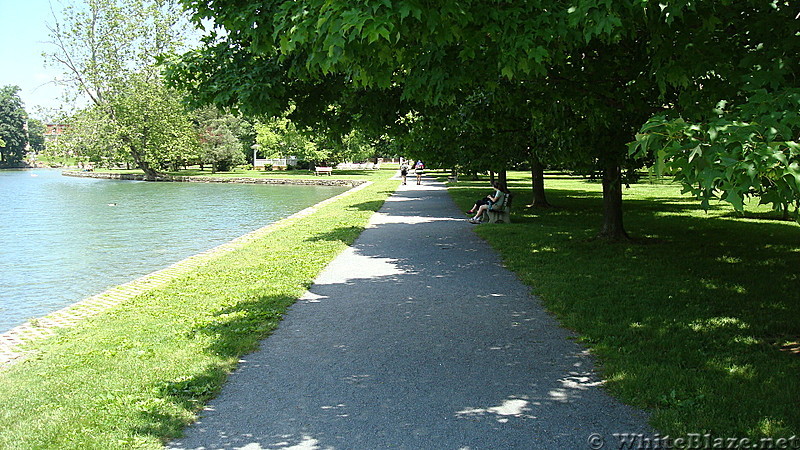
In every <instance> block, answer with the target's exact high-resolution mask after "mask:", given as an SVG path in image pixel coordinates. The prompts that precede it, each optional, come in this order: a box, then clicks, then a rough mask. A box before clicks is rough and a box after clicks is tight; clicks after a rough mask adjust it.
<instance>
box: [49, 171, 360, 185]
mask: <svg viewBox="0 0 800 450" xmlns="http://www.w3.org/2000/svg"><path fill="white" fill-rule="evenodd" d="M62 175H64V176H68V177H84V178H101V179H107V180H134V181H148V180H147V179H146V178H145V177H144V174H136V173H108V172H79V171H64V172H62ZM149 181H164V182H177V183H245V184H295V185H314V186H358V185H360V184H363V183H365V181H364V180H337V179H330V178H327V179H323V178H320V179H299V178H298V179H285V178H248V177H209V176H187V177H185V176H178V177H173V176H163V177H158V178H156V179H155V180H149Z"/></svg>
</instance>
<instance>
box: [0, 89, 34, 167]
mask: <svg viewBox="0 0 800 450" xmlns="http://www.w3.org/2000/svg"><path fill="white" fill-rule="evenodd" d="M19 90H20V89H19V87H18V86H4V87H2V88H0V139H1V140H2V141H3V145H0V165H9V164H14V163H17V162H19V161H21V160H22V159H23V158H24V157H25V151H26V148H27V146H28V133H27V132H26V130H25V121H26V119H27V118H28V115H27V114H26V113H25V108H24V106H23V104H22V99H21V98H20V96H19Z"/></svg>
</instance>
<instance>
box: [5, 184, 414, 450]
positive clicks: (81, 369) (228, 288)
mask: <svg viewBox="0 0 800 450" xmlns="http://www.w3.org/2000/svg"><path fill="white" fill-rule="evenodd" d="M393 173H394V172H393V171H383V170H382V171H372V172H371V173H370V175H371V176H370V179H371V180H372V181H374V182H375V183H374V184H372V185H370V186H367V187H366V188H364V189H362V190H360V191H358V192H355V193H352V194H351V195H349V196H345V197H343V198H341V199H338V200H337V201H335V202H333V203H331V204H329V205H326V206H324V207H322V208H320V209H319V210H318V211H317V212H315V213H314V214H312V215H310V216H306V217H303V218H296V219H292V220H294V221H296V222H295V223H294V224H293V226H287V227H283V228H278V229H276V230H275V231H273V232H272V233H270V234H268V235H267V236H266V237H263V238H261V239H258V240H256V241H253V242H251V243H249V244H246V245H245V246H244V247H243V248H241V249H239V250H236V251H233V252H230V253H227V254H224V255H220V256H219V257H218V258H215V259H213V260H212V261H210V262H209V263H208V264H206V265H204V266H202V267H200V268H198V269H195V270H194V271H192V272H190V273H189V274H187V275H185V276H181V277H178V278H176V279H175V280H174V281H172V282H171V283H169V284H168V285H167V286H165V287H163V288H159V289H155V290H152V291H150V292H148V293H146V294H142V295H140V296H138V297H135V298H134V299H132V300H131V301H128V302H126V303H123V304H122V305H120V306H118V307H115V308H112V309H110V310H109V311H107V312H105V313H103V314H101V315H99V316H96V317H94V318H92V319H88V320H86V321H85V322H83V323H82V324H81V325H80V326H78V327H76V328H72V329H63V330H61V332H60V333H59V334H58V335H57V336H56V337H54V338H51V339H49V340H46V341H42V342H40V343H38V344H36V347H37V348H38V349H39V352H38V354H37V356H36V357H34V358H29V359H27V360H25V361H23V362H21V363H18V364H15V365H12V366H11V367H8V368H6V369H4V370H0V402H1V403H2V408H0V448H15V449H16V448H48V449H54V448H58V449H67V448H75V449H111V448H126V449H127V448H161V445H162V442H163V440H164V439H167V438H170V437H174V436H177V435H178V434H179V433H180V432H181V430H182V429H183V427H184V426H185V425H186V424H188V423H190V422H191V421H192V420H193V418H194V414H195V412H196V411H197V410H198V408H200V407H202V405H203V403H204V402H205V401H206V400H207V399H209V398H210V397H211V396H213V395H214V394H215V393H216V392H218V390H219V388H220V386H221V384H222V383H223V381H224V380H225V378H226V376H227V374H228V373H229V372H230V371H231V370H232V369H233V368H234V367H235V365H236V363H237V361H238V360H239V358H240V356H241V355H243V354H246V353H248V352H251V351H253V350H254V349H255V348H256V346H257V343H258V341H259V340H260V339H262V338H264V337H265V336H267V335H268V334H269V333H270V332H271V331H272V330H273V329H274V328H275V327H276V326H277V324H278V322H279V320H280V318H281V315H282V314H283V312H284V311H285V309H286V308H287V307H288V306H289V305H291V304H292V303H293V302H294V301H295V299H297V298H298V297H299V296H300V295H302V294H303V292H305V289H306V288H307V287H308V286H310V284H311V282H312V280H313V279H314V278H315V277H316V275H317V274H318V273H319V271H320V270H321V269H322V268H323V267H324V266H325V265H326V264H327V263H328V262H329V261H330V260H331V259H333V258H334V257H335V256H336V255H337V254H338V253H339V252H341V251H342V250H343V249H344V248H346V246H347V245H349V244H350V243H352V242H353V240H354V239H355V238H356V237H357V236H358V235H359V234H360V233H361V231H362V230H363V229H364V227H365V226H366V224H367V222H368V219H369V217H370V216H371V215H372V213H373V212H374V211H376V210H377V209H378V208H379V207H380V206H381V205H382V204H383V202H384V200H385V199H386V197H387V196H388V195H390V194H391V193H392V192H393V191H394V189H395V188H396V187H397V185H398V183H399V182H398V181H394V180H389V177H391V175H392V174H393ZM362 178H363V177H362Z"/></svg>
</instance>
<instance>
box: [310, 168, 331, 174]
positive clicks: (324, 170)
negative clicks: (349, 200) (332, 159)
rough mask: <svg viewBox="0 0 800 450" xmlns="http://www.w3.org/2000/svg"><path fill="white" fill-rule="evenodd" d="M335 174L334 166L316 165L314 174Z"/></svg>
mask: <svg viewBox="0 0 800 450" xmlns="http://www.w3.org/2000/svg"><path fill="white" fill-rule="evenodd" d="M323 174H328V175H333V167H315V168H314V175H323Z"/></svg>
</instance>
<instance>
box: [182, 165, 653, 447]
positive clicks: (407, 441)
mask: <svg viewBox="0 0 800 450" xmlns="http://www.w3.org/2000/svg"><path fill="white" fill-rule="evenodd" d="M465 219H466V216H465V215H464V214H463V213H462V212H461V211H459V210H458V209H457V208H456V206H455V204H454V203H453V202H452V201H451V200H450V198H449V196H448V194H447V191H446V189H445V188H444V186H443V185H442V184H440V183H435V182H432V181H429V180H425V181H424V182H423V184H422V185H421V186H417V185H416V184H412V183H410V184H409V185H405V186H400V188H399V189H398V190H397V192H395V193H394V194H393V195H392V196H391V197H390V198H389V199H388V201H387V202H386V204H385V205H384V207H383V208H382V209H381V210H380V211H379V212H378V213H376V214H375V215H374V216H373V219H372V223H371V225H370V227H369V228H368V229H367V230H365V231H364V233H362V235H361V236H360V237H359V238H358V240H357V241H356V242H355V243H354V245H353V246H352V247H350V248H349V249H348V250H346V251H345V252H343V253H342V254H341V255H340V256H339V257H337V258H336V259H335V260H334V261H333V262H332V263H331V264H330V265H329V266H328V267H327V268H326V269H325V271H324V272H323V273H322V274H321V275H320V276H319V277H318V279H317V280H316V282H315V284H314V285H313V286H312V287H311V289H310V290H309V292H308V293H307V294H306V295H305V296H304V298H303V299H301V300H299V301H298V302H297V303H296V304H295V305H293V306H292V308H290V310H289V312H288V313H287V314H286V316H285V318H284V320H283V322H282V323H281V325H280V327H279V328H278V329H277V330H276V332H275V333H274V334H273V335H272V336H270V337H269V338H267V339H265V340H264V341H263V342H262V344H261V349H260V350H259V351H257V352H255V353H253V354H251V355H248V356H246V357H245V358H244V360H243V362H242V363H241V365H240V367H239V369H238V370H237V371H236V372H235V373H234V374H232V375H231V377H230V379H229V381H228V383H227V384H226V385H225V387H224V388H223V391H222V393H221V394H220V395H219V396H218V397H217V398H215V399H214V400H212V401H211V403H210V404H209V405H208V406H207V408H206V410H205V411H203V412H202V414H201V416H200V419H199V421H198V422H197V423H196V424H194V425H193V426H191V427H189V428H188V429H187V430H186V437H184V438H182V439H180V440H176V441H173V442H171V443H170V444H169V448H174V449H234V448H243V449H248V450H257V449H277V448H280V449H378V448H402V449H473V450H474V449H498V448H503V449H506V448H520V449H536V448H542V449H581V448H598V447H597V445H598V444H599V442H600V441H599V439H605V440H606V444H607V445H606V447H607V448H617V447H618V442H617V441H616V439H615V438H614V437H613V436H612V433H648V434H649V433H652V430H651V429H650V428H649V427H648V426H647V424H646V415H645V414H644V413H643V412H641V411H637V410H635V409H633V408H630V407H627V406H624V405H621V404H620V403H619V402H617V401H616V400H614V399H612V398H611V397H610V396H609V395H607V394H606V393H605V392H604V390H603V389H602V387H601V386H600V383H599V379H598V378H597V376H596V375H595V373H594V369H593V363H592V358H591V357H590V356H589V355H588V354H587V353H586V351H585V350H584V349H583V348H582V347H580V346H579V345H577V344H576V343H575V342H573V341H572V340H570V337H571V334H570V332H568V331H566V330H564V329H563V328H561V327H559V326H558V324H557V323H556V322H555V320H554V319H553V318H552V317H551V316H550V315H548V314H547V313H546V312H544V311H543V309H542V307H541V305H540V303H539V300H538V299H537V298H535V297H533V296H532V295H530V293H529V288H527V287H526V286H524V285H523V284H522V283H520V282H519V281H518V280H517V278H516V277H515V276H514V275H513V274H512V273H511V272H510V271H508V270H507V269H505V268H504V267H503V265H502V263H501V261H500V259H499V257H498V255H497V254H496V253H495V252H494V251H493V250H492V249H491V248H490V247H489V246H488V244H486V242H484V241H483V240H481V239H479V238H478V237H477V236H476V234H475V233H474V232H473V230H472V228H473V227H475V226H487V225H472V224H469V223H467V221H466V220H465ZM593 433H597V436H594V437H591V435H592V434H593ZM592 445H594V447H592Z"/></svg>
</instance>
